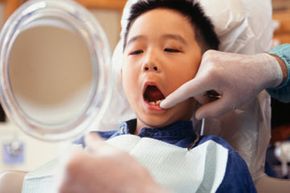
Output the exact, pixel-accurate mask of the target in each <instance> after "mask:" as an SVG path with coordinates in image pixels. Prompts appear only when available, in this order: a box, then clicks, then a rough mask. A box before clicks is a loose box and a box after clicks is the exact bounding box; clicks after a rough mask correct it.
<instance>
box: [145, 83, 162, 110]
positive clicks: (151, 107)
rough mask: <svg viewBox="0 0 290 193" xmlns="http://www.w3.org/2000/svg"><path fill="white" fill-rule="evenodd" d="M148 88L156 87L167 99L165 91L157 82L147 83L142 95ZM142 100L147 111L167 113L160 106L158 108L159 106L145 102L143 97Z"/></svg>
mask: <svg viewBox="0 0 290 193" xmlns="http://www.w3.org/2000/svg"><path fill="white" fill-rule="evenodd" d="M148 86H156V87H157V88H158V89H159V90H160V91H161V92H162V94H163V95H164V97H166V96H165V94H164V91H163V90H162V89H161V88H160V86H159V85H158V84H157V83H156V82H153V81H146V82H145V83H144V85H143V90H142V94H144V92H145V90H146V88H147V87H148ZM142 98H143V102H144V103H145V106H146V108H147V109H149V110H152V111H156V112H165V109H162V108H161V107H160V106H159V105H158V106H157V105H153V104H150V103H149V102H148V101H145V100H144V97H143V96H142Z"/></svg>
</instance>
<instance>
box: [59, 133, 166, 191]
mask: <svg viewBox="0 0 290 193" xmlns="http://www.w3.org/2000/svg"><path fill="white" fill-rule="evenodd" d="M86 144H87V151H79V152H75V153H74V155H72V156H71V157H70V159H69V160H68V161H67V163H66V164H65V167H64V175H63V177H62V178H61V179H60V185H59V193H84V192H85V193H96V192H102V193H136V192H140V193H166V191H165V190H163V188H162V187H161V186H159V185H158V184H157V183H156V182H155V181H154V180H153V178H152V177H151V175H150V174H149V172H148V171H147V170H146V169H145V168H144V167H142V166H141V165H140V164H139V163H138V162H137V161H136V160H134V158H133V157H131V156H130V155H129V154H128V153H126V152H123V151H121V150H118V149H116V148H114V147H113V146H110V145H109V144H107V143H105V142H104V141H103V140H102V139H101V138H100V137H98V136H97V135H95V134H94V135H89V136H87V138H86Z"/></svg>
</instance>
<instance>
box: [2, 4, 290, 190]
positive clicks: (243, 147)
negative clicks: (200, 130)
mask: <svg viewBox="0 0 290 193" xmlns="http://www.w3.org/2000/svg"><path fill="white" fill-rule="evenodd" d="M133 1H135V0H133ZM133 1H131V0H129V1H128V3H127V5H126V7H125V14H124V15H125V16H123V19H122V23H124V22H125V17H126V11H127V10H128V9H126V8H128V6H130V3H132V2H133ZM201 4H202V6H203V7H204V9H205V12H206V13H207V14H208V15H209V16H210V17H211V18H213V23H214V25H215V26H216V27H217V29H216V30H217V33H218V34H219V36H220V39H221V42H222V44H221V50H222V51H228V52H237V53H245V54H253V53H257V52H263V51H265V50H268V49H269V48H270V47H269V46H270V42H271V38H272V31H271V30H270V31H269V29H272V28H271V25H272V24H271V22H269V21H271V6H270V4H271V3H270V0H267V1H265V0H257V1H255V2H252V1H251V0H231V1H228V0H220V1H218V2H217V1H215V0H208V1H201ZM212 5H214V6H212ZM244 6H248V7H247V8H248V9H250V10H252V12H249V10H248V9H246V8H245V7H244ZM255 6H256V7H255ZM221 10H224V11H221ZM253 10H255V11H253ZM247 11H248V12H249V13H252V14H253V15H251V14H249V15H247V13H248V12H247ZM245 12H246V13H245ZM257 13H260V14H257ZM254 14H257V16H259V15H260V17H257V16H256V15H255V16H254ZM245 15H247V16H246V17H245ZM226 18H230V21H225V20H227V19H226ZM255 23H256V24H257V23H259V25H254V24H255ZM248 26H251V27H248ZM265 29H268V30H266V31H268V32H269V33H264V32H265ZM261 40H263V41H261ZM121 53H122V43H121V42H119V44H118V45H117V47H116V49H115V52H114V56H113V64H114V63H115V64H114V73H117V75H116V79H115V86H114V93H113V96H114V99H113V100H112V101H111V103H110V104H111V108H108V109H107V111H106V114H107V115H110V116H104V117H105V118H104V119H103V120H102V122H100V123H99V125H98V128H116V125H117V123H118V121H119V120H127V119H130V118H132V117H133V116H134V115H133V114H132V112H131V111H130V109H128V103H127V101H126V99H125V97H124V95H122V89H121V85H120V76H119V75H118V73H119V70H120V69H119V68H120V66H121V65H120V64H118V63H119V62H120V60H119V58H120V57H121V56H120V54H121ZM116 63H117V64H116ZM120 93H121V94H120ZM270 102H271V101H270V97H269V95H268V94H267V93H266V92H265V91H263V92H262V93H260V94H259V95H258V96H257V98H255V99H253V100H252V101H249V103H248V104H245V105H244V106H243V107H241V108H239V109H235V110H233V111H232V112H229V113H227V114H225V115H224V116H222V117H220V118H219V119H206V120H205V128H206V129H205V133H206V134H215V135H219V136H221V137H223V138H225V139H226V140H227V141H228V142H229V143H230V144H231V145H232V146H233V147H234V148H235V149H236V150H237V151H238V152H239V153H240V155H241V156H242V157H243V159H244V160H245V161H246V163H247V165H248V167H249V170H250V172H251V175H252V177H253V180H254V182H255V185H256V188H257V192H258V193H273V192H277V193H289V191H290V181H289V180H282V179H276V178H271V177H268V176H267V175H266V174H265V173H264V163H265V157H266V149H267V147H268V144H269V140H270V136H271V125H270V120H271V109H270ZM114 107H116V108H114ZM111 115H115V116H114V117H112V116H111ZM25 174H26V173H25V172H20V171H6V172H2V173H1V174H0V193H20V192H21V189H22V184H23V179H24V176H25Z"/></svg>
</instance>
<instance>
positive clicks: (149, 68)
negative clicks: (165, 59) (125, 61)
mask: <svg viewBox="0 0 290 193" xmlns="http://www.w3.org/2000/svg"><path fill="white" fill-rule="evenodd" d="M144 71H155V72H159V68H158V66H157V65H155V64H153V63H149V64H148V63H146V64H145V65H144Z"/></svg>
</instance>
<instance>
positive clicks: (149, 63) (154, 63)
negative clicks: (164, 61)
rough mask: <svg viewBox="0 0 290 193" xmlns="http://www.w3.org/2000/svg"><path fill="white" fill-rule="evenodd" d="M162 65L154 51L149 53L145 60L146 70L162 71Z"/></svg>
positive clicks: (144, 69) (144, 66)
mask: <svg viewBox="0 0 290 193" xmlns="http://www.w3.org/2000/svg"><path fill="white" fill-rule="evenodd" d="M160 70H161V69H160V65H159V62H158V59H156V57H155V56H154V54H153V53H148V54H147V57H146V59H145V61H144V65H143V71H145V72H160Z"/></svg>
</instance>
